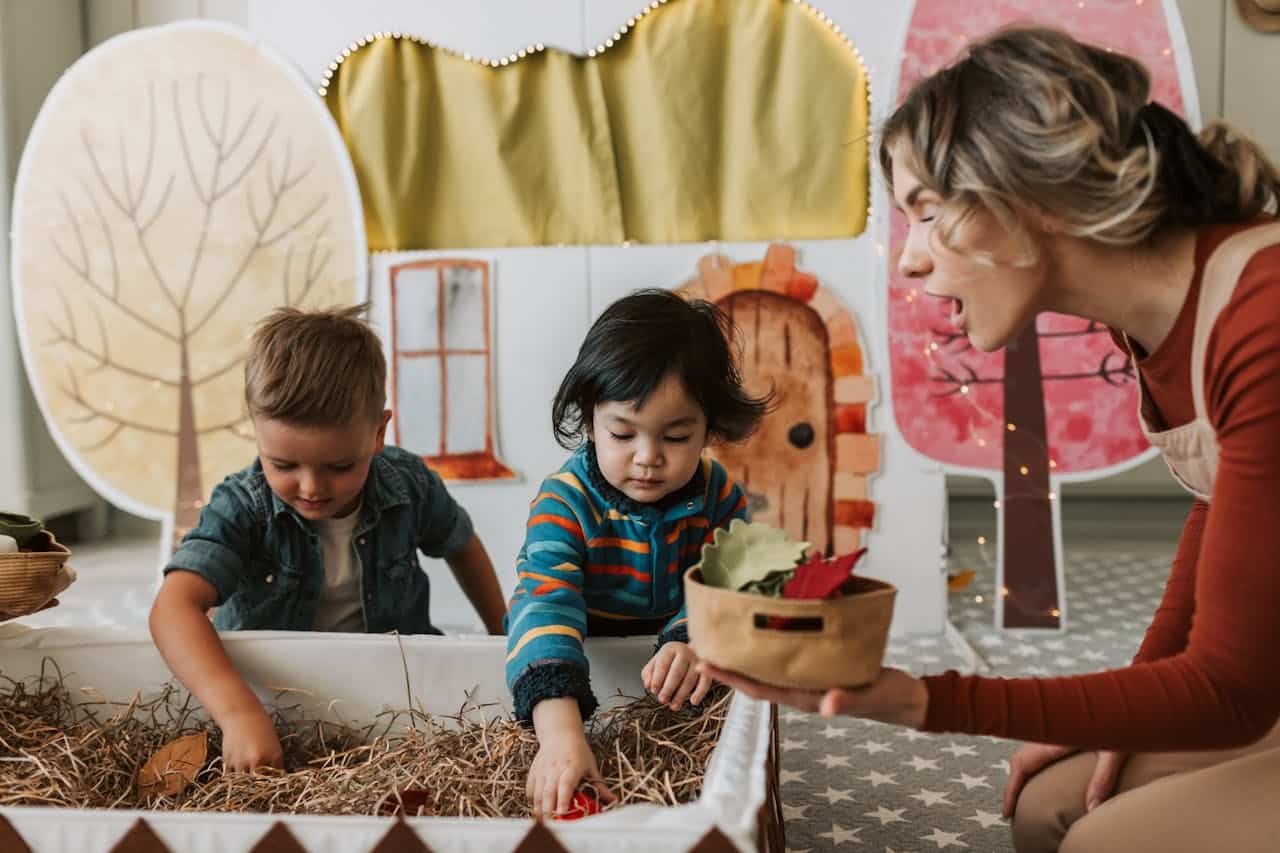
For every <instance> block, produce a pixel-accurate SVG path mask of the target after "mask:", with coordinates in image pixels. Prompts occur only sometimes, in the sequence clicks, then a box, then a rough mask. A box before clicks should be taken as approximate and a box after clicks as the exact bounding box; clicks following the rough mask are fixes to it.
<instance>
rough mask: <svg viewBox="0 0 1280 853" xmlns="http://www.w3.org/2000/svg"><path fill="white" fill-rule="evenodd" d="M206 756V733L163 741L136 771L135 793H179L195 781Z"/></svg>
mask: <svg viewBox="0 0 1280 853" xmlns="http://www.w3.org/2000/svg"><path fill="white" fill-rule="evenodd" d="M208 757H209V734H208V732H196V733H195V734H192V735H183V736H182V737H180V738H178V739H177V740H172V741H170V742H169V743H166V744H165V745H164V746H162V747H160V748H159V749H157V750H156V754H155V755H153V756H151V759H150V760H149V761H147V763H146V764H144V765H142V768H141V769H140V770H138V796H140V797H142V798H143V799H150V798H151V797H156V796H160V795H164V796H166V797H173V796H177V795H178V794H181V793H182V792H183V790H185V789H186V787H187V786H188V785H190V784H191V783H192V782H194V781H195V780H196V774H197V773H199V772H200V770H201V768H203V767H204V762H205V759H206V758H208Z"/></svg>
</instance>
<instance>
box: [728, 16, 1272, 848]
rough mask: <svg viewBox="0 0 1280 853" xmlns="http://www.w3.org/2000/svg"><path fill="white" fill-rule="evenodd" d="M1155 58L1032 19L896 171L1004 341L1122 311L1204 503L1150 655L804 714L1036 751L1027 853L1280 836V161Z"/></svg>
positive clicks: (975, 317)
mask: <svg viewBox="0 0 1280 853" xmlns="http://www.w3.org/2000/svg"><path fill="white" fill-rule="evenodd" d="M1149 96H1150V77H1149V75H1148V73H1147V71H1146V70H1145V69H1144V68H1143V67H1142V66H1141V65H1140V64H1139V63H1138V62H1137V61H1135V60H1133V59H1131V58H1129V57H1126V56H1123V55H1121V54H1116V53H1109V52H1107V51H1105V50H1102V49H1100V48H1095V47H1091V46H1088V45H1085V44H1081V43H1079V42H1077V41H1075V40H1074V39H1072V38H1071V37H1070V36H1067V35H1065V34H1063V33H1060V32H1056V31H1052V30H1045V29H1036V28H1015V29H1009V30H1005V31H1001V32H999V33H997V34H995V35H993V36H991V37H989V38H987V39H985V40H983V41H980V42H977V43H975V44H973V45H972V46H971V47H970V48H969V50H968V51H967V53H966V54H965V55H964V56H963V57H962V58H960V59H959V60H958V61H957V62H955V63H954V64H953V65H951V66H950V67H947V68H945V69H943V70H941V71H939V72H938V73H936V74H935V75H933V76H932V77H930V78H928V79H926V80H924V81H922V82H921V83H920V84H919V85H918V86H916V88H915V89H914V90H913V91H912V92H911V93H910V94H909V95H908V97H907V98H906V100H905V101H904V102H903V103H902V105H901V106H900V107H899V108H898V109H897V111H896V112H895V113H894V114H893V116H892V117H890V119H889V121H888V122H887V124H886V126H885V128H884V131H883V135H882V139H881V142H880V161H881V165H882V167H883V169H884V174H885V177H886V179H887V180H888V182H889V185H890V188H891V191H892V194H893V198H894V201H895V204H896V205H897V206H898V207H899V208H901V209H902V210H903V211H904V213H905V214H906V217H907V221H908V223H909V232H908V236H907V239H906V243H905V246H904V249H903V252H902V256H901V259H900V260H899V264H900V267H901V269H902V271H903V272H904V273H906V274H907V275H910V276H913V277H915V278H917V279H918V280H919V281H920V283H921V286H922V287H923V288H924V289H925V291H927V292H928V293H930V294H932V295H934V296H936V297H939V298H941V299H945V300H947V301H948V302H949V304H950V305H951V320H952V322H953V323H954V324H955V326H956V327H957V328H958V329H960V330H963V331H964V332H965V333H967V335H968V337H969V340H970V341H971V342H972V343H973V345H974V346H975V347H977V348H978V349H981V350H984V351H990V350H995V349H998V348H1000V347H1002V346H1004V345H1005V344H1007V343H1008V342H1009V341H1011V340H1012V339H1013V338H1014V336H1015V334H1016V333H1017V332H1018V331H1019V330H1020V329H1022V328H1023V327H1025V325H1026V324H1028V323H1031V322H1034V319H1035V316H1036V315H1037V314H1038V313H1040V312H1041V311H1056V312H1061V313H1066V314H1073V315H1077V316H1079V317H1082V318H1086V319H1089V320H1094V321H1097V322H1100V323H1106V324H1107V325H1108V326H1109V327H1110V328H1111V329H1112V332H1113V335H1114V337H1115V340H1116V343H1117V344H1118V345H1119V346H1121V347H1125V348H1128V349H1129V350H1130V351H1131V352H1132V354H1133V357H1134V362H1135V364H1136V365H1137V368H1138V375H1139V377H1140V380H1141V381H1140V387H1141V398H1142V409H1141V411H1142V422H1143V425H1144V429H1145V430H1146V431H1147V434H1148V437H1149V438H1150V440H1151V442H1152V443H1153V444H1154V445H1155V446H1156V447H1157V448H1159V449H1160V450H1161V451H1162V452H1163V453H1164V456H1165V458H1166V460H1167V461H1168V463H1169V466H1170V468H1171V469H1172V471H1173V473H1174V475H1175V477H1177V479H1178V480H1179V481H1180V482H1181V483H1182V484H1183V485H1184V486H1185V487H1186V488H1187V489H1188V490H1190V491H1191V492H1192V493H1193V494H1195V496H1196V498H1197V500H1196V502H1195V504H1194V508H1193V509H1192V510H1191V513H1190V516H1189V517H1188V518H1187V521H1186V526H1185V528H1184V529H1183V532H1182V537H1181V540H1180V542H1179V544H1178V550H1177V554H1176V556H1175V558H1174V561H1173V568H1172V573H1171V576H1170V579H1169V582H1168V585H1167V587H1166V589H1165V594H1164V599H1163V601H1162V602H1161V604H1160V607H1159V609H1158V610H1157V612H1156V614H1155V618H1154V620H1153V621H1152V623H1151V626H1150V628H1149V629H1148V630H1147V633H1146V637H1145V639H1144V640H1143V643H1142V646H1141V648H1140V649H1139V651H1138V653H1137V656H1136V657H1135V659H1134V661H1133V663H1132V664H1131V665H1130V666H1128V667H1125V668H1123V669H1118V670H1112V671H1108V672H1100V673H1096V674H1089V675H1079V676H1070V677H1063V678H1040V679H1037V678H1018V679H1004V678H983V677H977V676H961V675H959V674H957V673H955V672H948V673H945V674H942V675H937V676H930V677H926V678H913V677H911V676H910V675H908V674H906V673H904V672H901V671H899V670H893V669H885V670H883V672H882V674H881V677H880V678H879V679H878V680H877V681H876V682H875V683H874V684H872V685H871V686H869V687H866V688H863V689H859V690H832V691H828V692H826V693H825V694H824V693H814V692H806V691H797V690H785V689H779V688H774V687H770V686H766V685H762V684H759V683H755V682H750V681H747V680H745V679H743V678H741V677H740V676H737V675H734V674H732V673H724V672H719V671H716V670H714V669H713V668H710V667H707V668H706V670H705V671H706V672H708V673H709V674H710V675H712V676H713V677H715V678H717V679H720V680H722V681H725V682H727V683H729V684H731V685H734V686H736V687H739V688H740V689H743V690H745V691H746V692H748V693H750V694H752V695H755V696H758V697H762V698H767V699H771V700H774V701H778V702H783V703H785V704H789V705H794V706H796V707H800V708H804V709H808V710H818V711H821V712H822V713H823V714H827V715H832V714H837V713H843V714H852V715H855V716H860V717H866V718H870V719H875V720H881V721H885V722H890V723H897V724H901V725H907V726H912V727H916V728H920V729H924V730H926V731H932V732H967V733H972V734H986V735H996V736H1000V737H1007V738H1015V739H1018V740H1022V741H1026V743H1025V744H1024V745H1023V746H1021V747H1020V748H1019V749H1018V751H1017V752H1016V753H1015V755H1014V757H1013V760H1012V761H1011V772H1010V777H1009V782H1008V785H1007V787H1006V790H1005V802H1004V806H1005V813H1006V815H1011V816H1012V817H1013V836H1014V843H1015V846H1016V847H1017V849H1018V850H1020V851H1032V850H1035V851H1041V850H1063V851H1089V853H1105V851H1125V852H1126V853H1133V851H1148V850H1149V851H1156V850H1158V851H1164V853H1169V851H1204V850H1213V849H1219V850H1231V851H1253V850H1277V849H1280V808H1277V804H1280V729H1276V730H1273V729H1275V728H1276V727H1275V724H1276V720H1277V717H1278V716H1280V666H1277V664H1276V655H1277V654H1278V653H1280V618H1278V617H1277V613H1278V612H1280V223H1278V222H1277V220H1276V219H1275V218H1274V214H1275V209H1276V202H1277V199H1278V197H1280V175H1278V174H1277V171H1276V169H1275V167H1274V166H1273V165H1272V164H1271V163H1270V162H1268V160H1267V159H1266V157H1265V156H1264V155H1263V154H1262V152H1261V151H1259V150H1258V148H1257V147H1256V146H1255V145H1253V144H1252V143H1251V142H1249V141H1247V140H1245V139H1243V138H1241V137H1240V136H1239V135H1238V134H1236V133H1234V132H1233V131H1232V130H1230V129H1229V128H1227V127H1224V126H1222V125H1215V126H1212V127H1210V128H1208V129H1207V130H1206V131H1204V132H1203V133H1202V134H1201V135H1200V136H1199V137H1197V136H1196V135H1194V134H1193V133H1192V132H1191V131H1190V130H1189V129H1188V128H1187V126H1186V125H1185V124H1184V123H1183V122H1182V120H1181V119H1179V118H1178V117H1177V116H1175V115H1173V114H1172V113H1170V112H1169V111H1168V110H1166V109H1165V108H1164V107H1162V106H1160V105H1158V104H1155V103H1151V102H1149V101H1148V98H1149Z"/></svg>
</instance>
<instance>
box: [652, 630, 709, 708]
mask: <svg viewBox="0 0 1280 853" xmlns="http://www.w3.org/2000/svg"><path fill="white" fill-rule="evenodd" d="M640 677H641V678H643V679H644V689H645V690H648V691H649V692H650V693H652V694H653V695H654V696H657V697H658V701H659V702H661V703H662V704H664V705H666V706H667V707H668V708H670V709H671V710H673V711H679V710H680V708H681V707H683V706H684V703H685V701H686V700H688V701H689V702H690V703H692V704H694V705H698V704H701V702H702V700H703V698H704V697H706V695H707V691H708V690H710V689H711V677H710V676H709V675H704V674H701V673H699V672H698V656H697V655H696V654H694V653H693V649H691V648H690V647H689V645H688V644H687V643H681V642H677V641H675V640H672V641H671V642H668V643H663V645H662V648H660V649H658V651H657V653H656V654H654V656H653V657H651V658H649V662H648V663H647V664H645V665H644V669H642V670H640Z"/></svg>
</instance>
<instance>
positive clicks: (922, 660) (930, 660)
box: [916, 655, 942, 663]
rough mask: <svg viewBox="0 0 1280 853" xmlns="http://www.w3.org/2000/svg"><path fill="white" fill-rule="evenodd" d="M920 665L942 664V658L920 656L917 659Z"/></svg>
mask: <svg viewBox="0 0 1280 853" xmlns="http://www.w3.org/2000/svg"><path fill="white" fill-rule="evenodd" d="M916 661H918V662H919V663H942V658H940V657H938V656H937V655H920V656H919V657H917V658H916Z"/></svg>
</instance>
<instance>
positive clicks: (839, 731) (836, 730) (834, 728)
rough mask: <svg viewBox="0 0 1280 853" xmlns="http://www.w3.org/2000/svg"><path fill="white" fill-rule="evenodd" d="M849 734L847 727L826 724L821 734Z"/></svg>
mask: <svg viewBox="0 0 1280 853" xmlns="http://www.w3.org/2000/svg"><path fill="white" fill-rule="evenodd" d="M847 734H849V730H848V729H842V728H840V727H838V726H827V727H826V728H825V729H823V730H822V736H823V737H825V738H833V737H844V736H845V735H847Z"/></svg>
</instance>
